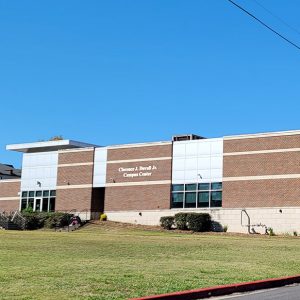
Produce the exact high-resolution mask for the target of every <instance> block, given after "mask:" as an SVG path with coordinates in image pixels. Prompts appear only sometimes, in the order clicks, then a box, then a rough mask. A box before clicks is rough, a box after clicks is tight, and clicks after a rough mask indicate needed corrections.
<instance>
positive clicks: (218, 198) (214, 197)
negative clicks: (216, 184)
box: [210, 192, 222, 207]
mask: <svg viewBox="0 0 300 300" xmlns="http://www.w3.org/2000/svg"><path fill="white" fill-rule="evenodd" d="M210 206H211V207H221V206H222V192H211V200H210Z"/></svg>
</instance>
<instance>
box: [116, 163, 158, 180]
mask: <svg viewBox="0 0 300 300" xmlns="http://www.w3.org/2000/svg"><path fill="white" fill-rule="evenodd" d="M154 170H157V167H156V166H155V165H150V166H136V167H133V168H122V167H120V168H119V169H118V171H119V173H123V177H126V178H134V177H149V176H152V174H153V172H152V171H154Z"/></svg>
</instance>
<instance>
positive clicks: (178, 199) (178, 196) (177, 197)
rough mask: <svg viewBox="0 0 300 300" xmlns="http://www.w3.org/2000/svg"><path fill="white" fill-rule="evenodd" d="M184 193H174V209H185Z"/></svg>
mask: <svg viewBox="0 0 300 300" xmlns="http://www.w3.org/2000/svg"><path fill="white" fill-rule="evenodd" d="M183 195H184V193H172V205H171V206H172V208H183Z"/></svg>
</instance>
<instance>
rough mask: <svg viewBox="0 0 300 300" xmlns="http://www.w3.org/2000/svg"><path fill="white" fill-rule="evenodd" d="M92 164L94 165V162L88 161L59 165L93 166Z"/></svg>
mask: <svg viewBox="0 0 300 300" xmlns="http://www.w3.org/2000/svg"><path fill="white" fill-rule="evenodd" d="M92 165H94V163H93V162H86V163H72V164H59V165H57V167H58V168H63V167H79V166H92Z"/></svg>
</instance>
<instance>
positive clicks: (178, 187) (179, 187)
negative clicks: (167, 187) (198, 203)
mask: <svg viewBox="0 0 300 300" xmlns="http://www.w3.org/2000/svg"><path fill="white" fill-rule="evenodd" d="M183 190H184V184H173V185H172V191H173V192H177V191H183Z"/></svg>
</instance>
